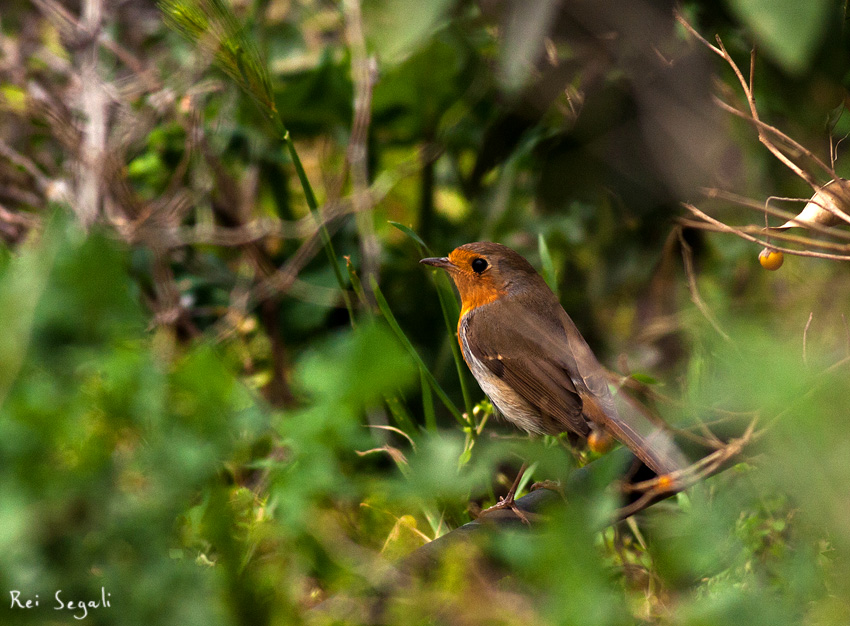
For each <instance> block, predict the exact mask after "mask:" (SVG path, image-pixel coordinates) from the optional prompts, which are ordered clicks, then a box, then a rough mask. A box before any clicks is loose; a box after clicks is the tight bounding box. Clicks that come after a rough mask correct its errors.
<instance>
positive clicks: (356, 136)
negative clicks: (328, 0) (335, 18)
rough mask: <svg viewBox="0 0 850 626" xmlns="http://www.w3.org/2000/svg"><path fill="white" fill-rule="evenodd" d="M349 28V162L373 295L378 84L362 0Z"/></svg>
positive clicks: (356, 0) (355, 4) (352, 8)
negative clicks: (371, 191) (372, 159)
mask: <svg viewBox="0 0 850 626" xmlns="http://www.w3.org/2000/svg"><path fill="white" fill-rule="evenodd" d="M343 8H344V11H345V18H346V19H345V27H346V35H347V37H348V45H349V50H350V51H351V76H352V79H353V81H354V121H353V124H352V128H351V137H350V138H349V143H348V163H349V166H350V167H351V182H352V186H353V188H354V195H353V198H354V199H353V203H354V207H353V208H354V213H355V215H356V217H355V221H356V223H357V229H358V231H359V233H360V251H361V256H362V259H361V270H360V271H361V274H362V277H363V286H364V293H366V295H367V297H370V295H369V294H370V293H371V290H370V287H369V283H370V280H369V276H375V277H376V278H377V272H378V263H379V261H380V253H381V250H380V244H379V243H378V238H377V236H376V235H375V224H374V219H373V217H372V212H371V208H372V207H371V205H369V204H365V201H366V199H367V198H368V195H367V194H366V193H365V192H366V190H367V188H368V186H369V171H368V150H367V144H368V142H367V138H368V136H369V123H370V121H371V118H372V87H373V84H374V76H375V70H374V69H373V65H374V61H373V60H372V59H369V58H368V57H367V55H366V38H365V35H364V34H363V18H362V15H361V11H360V0H345V1H344V2H343Z"/></svg>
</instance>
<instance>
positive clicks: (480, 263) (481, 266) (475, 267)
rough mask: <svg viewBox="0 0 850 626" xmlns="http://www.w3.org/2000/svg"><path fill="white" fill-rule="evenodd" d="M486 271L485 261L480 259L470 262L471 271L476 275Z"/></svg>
mask: <svg viewBox="0 0 850 626" xmlns="http://www.w3.org/2000/svg"><path fill="white" fill-rule="evenodd" d="M486 269H487V261H486V260H484V259H481V258H478V259H473V260H472V271H473V272H475V273H476V274H480V273H481V272H483V271H484V270H486Z"/></svg>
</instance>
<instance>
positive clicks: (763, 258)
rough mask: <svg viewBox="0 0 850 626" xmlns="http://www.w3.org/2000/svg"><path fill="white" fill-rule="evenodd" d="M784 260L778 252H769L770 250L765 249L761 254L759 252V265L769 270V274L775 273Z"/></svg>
mask: <svg viewBox="0 0 850 626" xmlns="http://www.w3.org/2000/svg"><path fill="white" fill-rule="evenodd" d="M784 260H785V257H784V256H783V255H782V253H781V252H779V251H778V250H771V249H770V248H765V249H764V250H762V251H761V252H759V263H761V266H762V267H763V268H764V269H766V270H770V271H771V272H775V271H776V270H778V269H779V268H780V267H782V262H783V261H784Z"/></svg>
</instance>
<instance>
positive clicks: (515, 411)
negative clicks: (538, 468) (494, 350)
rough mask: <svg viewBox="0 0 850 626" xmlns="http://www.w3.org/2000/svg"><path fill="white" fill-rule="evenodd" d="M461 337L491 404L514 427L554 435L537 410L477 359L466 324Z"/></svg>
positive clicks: (463, 348)
mask: <svg viewBox="0 0 850 626" xmlns="http://www.w3.org/2000/svg"><path fill="white" fill-rule="evenodd" d="M459 335H460V344H461V349H462V350H463V356H464V358H465V359H466V363H467V365H469V369H470V371H471V372H472V375H473V376H475V380H477V381H478V384H479V385H480V386H481V390H482V391H483V392H484V393H485V394H487V397H488V398H490V402H492V403H493V406H494V407H496V409H498V411H499V413H501V414H502V415H503V416H504V417H505V419H507V420H508V421H509V422H511V423H512V424H513V425H514V426H516V427H517V428H521V429H522V430H524V431H526V432H530V433H534V434H538V435H544V434H554V433H547V431H545V430H544V429H543V428H542V426H543V424H544V420H543V419H542V418H541V415H540V412H539V411H537V409H535V408H534V407H533V406H531V405H530V404H529V403H528V402H526V401H525V400H524V399H523V398H522V396H520V395H519V394H518V393H517V392H515V391H514V390H513V389H511V388H510V387H509V386H508V385H507V384H505V382H504V381H502V380H501V379H500V378H499V377H498V376H496V375H495V374H494V373H493V372H491V371H490V370H489V369H488V368H487V366H486V365H484V364H483V363H482V362H481V361H480V360H479V359H477V358H475V356H474V355H473V354H472V351H471V350H470V349H469V344H468V343H467V339H466V324H461V326H460V332H459Z"/></svg>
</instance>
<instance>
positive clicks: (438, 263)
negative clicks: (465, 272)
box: [419, 256, 455, 270]
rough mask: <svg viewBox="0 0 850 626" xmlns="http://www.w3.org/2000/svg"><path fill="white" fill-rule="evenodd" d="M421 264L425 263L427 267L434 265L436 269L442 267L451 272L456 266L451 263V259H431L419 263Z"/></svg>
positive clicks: (444, 257)
mask: <svg viewBox="0 0 850 626" xmlns="http://www.w3.org/2000/svg"><path fill="white" fill-rule="evenodd" d="M419 262H420V263H424V264H425V265H432V266H434V267H440V268H442V269H444V270H451V269H454V268H455V264H454V263H452V262H451V261H449V257H446V256H443V257H430V258H427V259H422V260H421V261H419Z"/></svg>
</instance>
